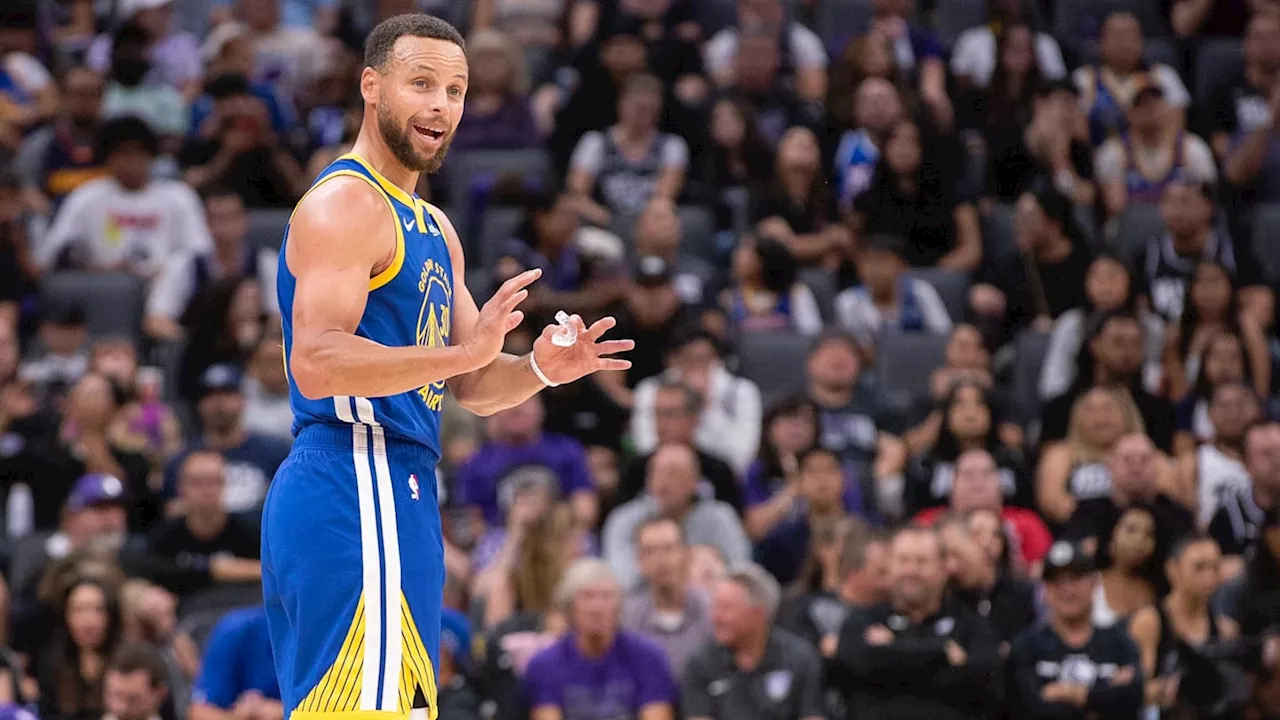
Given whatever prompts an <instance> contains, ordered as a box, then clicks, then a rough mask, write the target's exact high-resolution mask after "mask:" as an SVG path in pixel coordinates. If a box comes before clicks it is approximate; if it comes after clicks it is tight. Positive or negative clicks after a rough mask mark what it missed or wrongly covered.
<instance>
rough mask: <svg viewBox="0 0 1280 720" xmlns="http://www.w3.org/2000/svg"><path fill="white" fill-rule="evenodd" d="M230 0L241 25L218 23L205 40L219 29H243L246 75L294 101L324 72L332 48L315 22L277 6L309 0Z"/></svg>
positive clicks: (236, 31) (232, 31)
mask: <svg viewBox="0 0 1280 720" xmlns="http://www.w3.org/2000/svg"><path fill="white" fill-rule="evenodd" d="M233 1H234V2H235V3H236V10H237V12H236V17H237V18H239V19H242V20H243V21H244V25H243V26H238V25H235V24H229V25H223V26H220V27H218V28H217V29H215V30H214V31H213V32H212V33H210V37H209V38H208V39H206V41H205V42H206V43H211V42H213V40H214V39H215V38H216V36H217V35H218V34H219V33H226V34H228V35H236V34H239V33H242V32H247V34H248V37H249V42H250V45H251V52H252V54H253V73H252V75H251V76H250V79H251V80H254V81H258V82H262V83H266V84H267V85H269V86H271V88H272V89H273V90H274V91H275V92H276V94H277V95H278V96H279V97H280V98H281V100H282V102H285V103H286V104H289V105H294V104H296V103H297V101H298V100H299V97H300V96H301V95H302V93H303V91H304V90H305V89H306V88H307V87H308V86H309V85H310V84H311V83H312V82H314V81H315V80H317V79H319V78H322V77H324V75H325V74H326V73H327V72H328V70H329V68H330V67H331V66H332V61H331V60H330V57H332V56H333V52H332V48H331V47H330V46H329V44H328V42H327V41H326V40H325V38H324V37H322V36H321V34H320V32H319V31H317V28H316V27H315V26H311V25H309V24H297V23H294V22H289V21H287V20H285V19H284V18H282V17H281V6H282V5H284V6H286V7H288V6H297V5H301V4H306V3H310V2H312V1H313V0H233ZM320 1H321V2H329V1H331V0H320ZM224 28H225V29H224ZM224 37H225V35H224Z"/></svg>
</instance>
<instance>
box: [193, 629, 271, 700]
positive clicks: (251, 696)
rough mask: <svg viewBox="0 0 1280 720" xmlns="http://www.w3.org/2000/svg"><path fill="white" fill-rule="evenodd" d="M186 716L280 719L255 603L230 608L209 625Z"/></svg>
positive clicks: (264, 631)
mask: <svg viewBox="0 0 1280 720" xmlns="http://www.w3.org/2000/svg"><path fill="white" fill-rule="evenodd" d="M187 717H188V718H190V720H230V719H231V718H252V719H253V720H282V718H283V717H284V707H283V706H282V705H281V704H280V686H279V683H277V682H276V668H275V665H274V663H273V662H272V659H271V639H270V637H269V636H268V635H267V613H266V611H265V610H263V609H262V608H261V607H253V608H241V609H236V610H231V611H230V612H228V613H227V614H226V615H223V616H222V619H221V620H219V621H218V624H217V625H214V626H213V630H212V631H211V632H210V633H209V639H208V640H207V641H206V642H205V651H204V662H202V663H201V664H200V676H199V677H198V678H197V679H196V685H195V690H194V691H193V693H192V703H191V708H190V710H189V711H188V715H187Z"/></svg>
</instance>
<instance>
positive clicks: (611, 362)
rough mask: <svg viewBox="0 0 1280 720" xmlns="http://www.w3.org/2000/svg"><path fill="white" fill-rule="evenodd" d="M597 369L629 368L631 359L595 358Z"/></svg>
mask: <svg viewBox="0 0 1280 720" xmlns="http://www.w3.org/2000/svg"><path fill="white" fill-rule="evenodd" d="M596 366H597V369H598V370H630V369H631V361H630V360H623V359H621V358H600V359H598V360H596Z"/></svg>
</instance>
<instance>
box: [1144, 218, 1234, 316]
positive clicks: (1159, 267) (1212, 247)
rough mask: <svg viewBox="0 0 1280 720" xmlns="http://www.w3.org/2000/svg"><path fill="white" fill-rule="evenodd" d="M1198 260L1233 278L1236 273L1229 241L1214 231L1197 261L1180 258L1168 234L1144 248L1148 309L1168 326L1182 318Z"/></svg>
mask: <svg viewBox="0 0 1280 720" xmlns="http://www.w3.org/2000/svg"><path fill="white" fill-rule="evenodd" d="M1197 260H1209V261H1212V262H1216V263H1218V264H1220V265H1222V267H1224V268H1226V270H1227V272H1229V273H1231V274H1232V275H1233V276H1234V275H1235V274H1236V271H1237V269H1236V255H1235V248H1234V246H1233V245H1232V243H1231V238H1230V237H1228V236H1226V235H1223V234H1221V233H1219V232H1218V231H1217V230H1214V231H1213V232H1211V233H1209V236H1208V237H1207V238H1205V243H1204V249H1203V250H1202V251H1201V252H1200V256H1199V257H1198V258H1197V257H1184V256H1182V255H1179V254H1178V253H1177V251H1176V250H1174V248H1173V238H1171V237H1170V236H1169V235H1168V233H1166V234H1164V235H1162V236H1160V237H1158V238H1152V239H1151V241H1150V242H1149V243H1148V244H1147V250H1146V256H1145V258H1144V262H1143V271H1142V272H1143V280H1145V282H1146V284H1147V288H1148V291H1149V294H1150V296H1151V308H1152V309H1153V310H1155V312H1156V313H1157V314H1158V315H1160V316H1161V317H1163V318H1164V319H1165V320H1166V321H1168V322H1177V321H1178V319H1179V318H1181V317H1182V310H1183V308H1184V307H1185V306H1186V302H1187V292H1188V288H1190V287H1191V276H1192V274H1193V273H1194V272H1195V266H1196V262H1197Z"/></svg>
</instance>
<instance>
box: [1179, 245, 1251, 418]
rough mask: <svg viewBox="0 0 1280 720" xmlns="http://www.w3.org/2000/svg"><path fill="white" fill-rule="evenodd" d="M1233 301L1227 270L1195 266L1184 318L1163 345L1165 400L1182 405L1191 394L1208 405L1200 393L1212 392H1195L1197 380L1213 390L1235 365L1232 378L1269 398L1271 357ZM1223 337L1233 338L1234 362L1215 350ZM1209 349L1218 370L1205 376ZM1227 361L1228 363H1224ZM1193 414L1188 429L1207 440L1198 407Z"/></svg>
mask: <svg viewBox="0 0 1280 720" xmlns="http://www.w3.org/2000/svg"><path fill="white" fill-rule="evenodd" d="M1237 298H1238V294H1237V293H1236V291H1235V283H1234V282H1233V280H1232V277H1231V272H1230V271H1229V270H1228V269H1227V268H1225V267H1223V266H1222V265H1220V264H1218V263H1217V262H1214V261H1213V260H1199V261H1197V262H1196V263H1195V269H1194V270H1192V272H1191V277H1190V278H1189V284H1188V286H1187V306H1186V308H1185V309H1184V310H1183V312H1182V317H1181V318H1179V319H1178V321H1177V322H1176V323H1173V324H1171V326H1170V332H1169V334H1168V336H1167V338H1166V342H1165V349H1164V365H1165V368H1164V376H1165V384H1166V386H1167V388H1168V394H1169V397H1174V398H1182V399H1183V400H1184V401H1185V400H1187V399H1188V395H1189V394H1191V395H1195V396H1197V397H1196V399H1197V400H1198V401H1201V402H1194V403H1192V404H1193V405H1200V404H1207V400H1208V397H1207V396H1206V393H1205V392H1204V391H1205V390H1208V389H1211V388H1205V387H1196V386H1197V385H1200V384H1201V383H1200V382H1199V380H1200V378H1201V376H1204V378H1205V380H1206V381H1208V382H1209V383H1210V384H1211V385H1212V386H1216V385H1217V384H1219V383H1221V382H1223V381H1224V379H1225V378H1226V377H1229V376H1234V375H1235V372H1234V369H1235V368H1236V367H1237V365H1238V366H1239V368H1240V369H1241V370H1243V371H1244V373H1242V374H1241V375H1240V376H1239V377H1238V378H1236V379H1238V380H1246V381H1248V382H1249V384H1251V385H1252V386H1253V387H1254V388H1256V389H1257V390H1258V391H1259V392H1260V393H1261V394H1262V395H1267V394H1268V392H1269V390H1270V388H1271V355H1270V352H1269V351H1268V349H1267V340H1266V337H1265V335H1264V332H1263V330H1262V328H1261V327H1260V326H1259V325H1258V323H1257V322H1256V320H1255V319H1254V318H1253V317H1251V316H1249V315H1246V314H1244V313H1241V312H1240V304H1239V301H1238V299H1237ZM1223 336H1229V337H1230V338H1231V339H1232V341H1233V342H1232V343H1229V344H1231V345H1233V347H1232V348H1231V350H1237V352H1236V353H1235V357H1234V358H1229V357H1228V356H1230V355H1231V352H1230V350H1228V349H1227V348H1223V347H1216V346H1218V345H1219V344H1222V337H1223ZM1211 349H1213V350H1216V351H1218V353H1219V355H1218V357H1217V358H1216V362H1217V363H1218V367H1216V368H1214V369H1213V370H1212V371H1208V368H1207V363H1206V359H1207V358H1208V357H1209V355H1210V353H1209V351H1210V350H1211ZM1228 359H1230V360H1231V362H1225V361H1226V360H1228ZM1237 360H1238V362H1237ZM1196 415H1197V417H1195V418H1194V419H1193V421H1194V424H1193V425H1192V427H1191V428H1190V429H1191V430H1192V431H1193V432H1194V433H1195V435H1196V436H1197V437H1203V438H1208V437H1210V436H1209V435H1208V434H1207V433H1209V432H1210V428H1209V427H1208V424H1207V422H1206V421H1207V420H1208V417H1207V416H1205V415H1204V412H1203V410H1202V409H1201V408H1199V407H1197V409H1196ZM1179 429H1180V430H1182V429H1186V428H1179Z"/></svg>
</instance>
